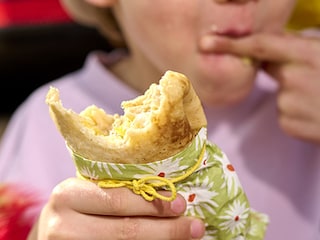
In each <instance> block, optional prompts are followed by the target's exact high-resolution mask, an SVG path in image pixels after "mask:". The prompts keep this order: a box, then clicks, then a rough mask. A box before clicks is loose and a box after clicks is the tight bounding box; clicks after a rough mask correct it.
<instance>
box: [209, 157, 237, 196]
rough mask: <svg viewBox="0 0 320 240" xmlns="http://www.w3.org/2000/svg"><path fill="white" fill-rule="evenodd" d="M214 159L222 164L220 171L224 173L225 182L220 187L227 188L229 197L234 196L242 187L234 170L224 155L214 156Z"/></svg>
mask: <svg viewBox="0 0 320 240" xmlns="http://www.w3.org/2000/svg"><path fill="white" fill-rule="evenodd" d="M215 158H216V159H217V160H218V161H220V162H221V163H222V170H223V172H224V175H223V177H224V178H225V181H224V184H223V185H222V186H221V187H222V188H224V187H227V190H228V194H229V195H230V196H236V195H237V194H238V193H239V191H241V189H242V186H241V183H240V180H239V178H238V175H237V173H236V170H235V168H234V167H233V165H232V164H231V163H230V161H229V159H228V158H227V156H226V155H225V154H224V153H223V154H222V157H220V156H219V155H215Z"/></svg>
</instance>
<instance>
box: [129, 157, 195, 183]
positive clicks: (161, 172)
mask: <svg viewBox="0 0 320 240" xmlns="http://www.w3.org/2000/svg"><path fill="white" fill-rule="evenodd" d="M180 161H181V158H175V159H171V161H168V160H166V161H159V162H153V163H150V164H148V167H146V166H144V165H137V168H138V169H140V170H142V171H144V172H145V174H134V175H133V177H134V178H136V179H140V178H143V177H146V176H150V175H152V176H158V177H163V178H168V179H170V178H174V177H177V176H180V175H181V174H183V173H181V172H183V171H184V170H186V169H188V168H190V166H187V165H183V166H180Z"/></svg>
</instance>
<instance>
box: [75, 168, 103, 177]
mask: <svg viewBox="0 0 320 240" xmlns="http://www.w3.org/2000/svg"><path fill="white" fill-rule="evenodd" d="M79 172H80V173H81V175H83V176H86V177H87V178H89V179H90V180H97V179H99V175H98V174H97V173H96V171H95V170H94V168H89V167H82V168H79Z"/></svg>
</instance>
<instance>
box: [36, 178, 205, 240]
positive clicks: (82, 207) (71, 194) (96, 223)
mask: <svg viewBox="0 0 320 240" xmlns="http://www.w3.org/2000/svg"><path fill="white" fill-rule="evenodd" d="M185 208H186V202H185V200H184V199H183V197H181V196H178V197H177V199H176V200H175V201H173V202H171V203H170V202H162V201H160V200H159V201H158V200H155V201H152V202H147V201H146V200H144V199H143V198H142V197H141V196H139V195H136V194H134V193H133V192H131V190H129V189H127V188H114V189H101V188H99V187H98V186H97V185H95V184H94V183H92V182H89V181H84V180H80V179H76V178H73V179H68V180H66V181H64V182H62V183H61V184H59V185H58V186H57V187H56V188H55V190H54V191H53V194H52V196H51V198H50V200H49V202H48V203H47V205H46V206H45V207H44V209H43V211H42V214H41V216H40V219H39V222H38V230H35V231H33V233H34V236H30V239H41V240H45V239H57V240H58V239H79V240H81V239H91V240H95V239H141V240H143V239H154V240H157V239H168V240H169V239H195V238H201V237H202V236H203V234H204V225H203V224H202V222H200V221H199V220H194V219H193V218H190V217H183V216H181V215H182V214H183V212H184V211H185ZM193 220H194V221H193ZM36 231H38V232H37V233H36ZM192 232H193V233H192ZM35 235H37V237H35ZM192 235H193V238H192Z"/></svg>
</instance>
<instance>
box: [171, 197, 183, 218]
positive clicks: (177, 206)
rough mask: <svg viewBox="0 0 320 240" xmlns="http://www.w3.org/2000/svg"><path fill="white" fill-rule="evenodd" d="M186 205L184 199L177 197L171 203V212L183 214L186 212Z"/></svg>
mask: <svg viewBox="0 0 320 240" xmlns="http://www.w3.org/2000/svg"><path fill="white" fill-rule="evenodd" d="M185 208H186V203H185V201H184V199H183V198H182V197H179V196H178V197H177V198H176V199H175V200H173V201H172V202H171V210H172V211H173V212H174V213H176V214H181V213H183V212H184V211H185Z"/></svg>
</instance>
